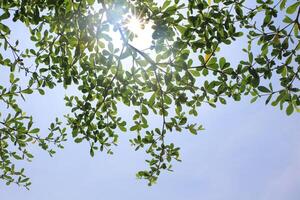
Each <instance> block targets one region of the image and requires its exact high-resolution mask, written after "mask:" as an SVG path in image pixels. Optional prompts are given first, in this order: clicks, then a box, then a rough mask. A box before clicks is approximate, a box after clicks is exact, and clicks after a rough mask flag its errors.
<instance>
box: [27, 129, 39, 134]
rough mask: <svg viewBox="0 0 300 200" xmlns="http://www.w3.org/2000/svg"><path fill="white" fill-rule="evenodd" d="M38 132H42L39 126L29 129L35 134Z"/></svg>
mask: <svg viewBox="0 0 300 200" xmlns="http://www.w3.org/2000/svg"><path fill="white" fill-rule="evenodd" d="M38 132H40V129H39V128H34V129H32V130H31V131H29V133H33V134H36V133H38Z"/></svg>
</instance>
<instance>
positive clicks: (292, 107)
mask: <svg viewBox="0 0 300 200" xmlns="http://www.w3.org/2000/svg"><path fill="white" fill-rule="evenodd" d="M293 112H294V106H293V104H292V103H290V104H289V105H288V107H287V108H286V114H287V115H291V114H292V113H293Z"/></svg>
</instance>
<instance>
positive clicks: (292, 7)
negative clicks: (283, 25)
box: [286, 1, 300, 14]
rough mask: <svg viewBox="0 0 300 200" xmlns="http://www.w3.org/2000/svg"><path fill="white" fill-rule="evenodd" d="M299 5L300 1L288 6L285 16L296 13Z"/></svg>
mask: <svg viewBox="0 0 300 200" xmlns="http://www.w3.org/2000/svg"><path fill="white" fill-rule="evenodd" d="M299 5H300V1H298V2H296V3H294V4H292V5H290V6H289V7H288V8H287V9H286V13H287V14H293V13H294V12H296V10H297V8H298V6H299Z"/></svg>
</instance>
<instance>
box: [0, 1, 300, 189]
mask: <svg viewBox="0 0 300 200" xmlns="http://www.w3.org/2000/svg"><path fill="white" fill-rule="evenodd" d="M246 3H247V2H245V0H223V1H222V0H213V1H210V0H209V1H207V0H194V1H182V0H172V1H171V0H166V1H164V3H163V4H162V5H159V4H157V3H155V2H154V1H153V0H138V1H135V0H131V1H129V0H127V1H123V0H98V1H97V0H34V1H29V0H2V1H1V2H0V46H1V54H0V66H1V67H3V68H4V67H5V68H9V69H10V75H9V83H8V86H5V85H0V102H1V104H2V105H5V106H6V107H7V110H6V111H3V112H2V115H1V116H0V159H1V163H0V172H1V176H0V178H1V179H2V180H3V181H5V182H6V183H7V184H10V183H12V182H14V183H17V184H19V185H23V186H25V187H28V186H29V185H30V184H31V183H30V180H29V178H28V177H26V176H25V174H24V169H20V170H19V169H17V168H16V167H15V164H14V163H15V162H16V160H29V161H30V160H31V159H32V158H33V155H31V154H30V152H29V149H28V148H29V146H30V145H33V144H34V143H37V144H38V145H39V146H41V147H42V149H44V150H47V151H48V152H49V153H50V155H53V154H54V153H55V151H54V149H53V147H55V146H58V147H59V148H63V146H62V142H64V141H65V140H66V138H67V133H70V134H71V135H72V136H73V138H74V141H75V142H76V143H81V142H88V143H89V144H90V155H91V156H94V153H95V152H96V151H99V150H100V151H107V152H108V153H112V149H111V147H112V146H113V145H116V144H117V141H118V132H120V131H123V132H129V131H131V132H136V137H135V138H133V139H132V140H131V143H132V145H133V146H134V147H135V149H136V150H138V149H145V151H146V152H147V153H148V154H149V158H148V159H147V160H146V162H147V163H148V164H149V169H148V170H143V171H140V172H138V173H137V176H138V177H139V178H144V179H147V180H148V181H149V184H150V185H151V184H153V183H155V182H156V180H157V178H158V176H159V174H160V173H161V171H162V170H165V169H166V170H171V162H172V160H174V159H175V160H180V158H179V147H176V146H175V145H174V144H173V143H171V144H168V143H167V142H165V138H166V137H167V135H168V133H170V132H172V131H176V132H181V131H185V130H188V131H189V132H190V133H192V134H197V132H198V131H200V130H202V129H203V127H202V126H201V125H200V124H193V123H190V122H189V120H188V119H189V116H197V114H198V112H197V109H198V108H199V107H200V106H201V105H203V104H209V105H210V106H211V107H216V105H217V104H218V102H220V103H221V104H226V101H227V100H228V99H230V98H233V99H234V100H235V101H239V100H240V99H241V97H242V96H245V95H251V96H252V97H253V99H252V100H251V102H254V101H256V99H257V98H260V97H265V98H266V104H269V103H271V105H272V106H279V107H280V109H285V111H286V113H287V114H288V115H290V114H292V113H293V112H294V111H295V110H297V111H299V109H298V106H299V105H300V98H299V97H300V96H299V91H300V90H299V88H298V87H297V84H299V80H300V78H299V71H300V67H299V63H300V56H299V54H298V53H299V52H298V50H299V28H300V24H299V15H300V2H299V1H287V0H278V1H273V0H257V1H256V4H255V7H253V8H252V7H251V8H250V7H247V4H246ZM127 13H137V14H138V15H139V16H141V18H142V19H143V20H144V21H146V22H151V23H153V30H154V32H153V36H152V37H153V41H152V45H151V47H150V48H149V49H147V50H141V49H138V48H136V47H135V46H133V45H132V40H133V39H134V35H133V34H132V33H131V31H130V30H128V29H126V28H124V26H123V21H124V19H123V16H124V15H126V14H127ZM262 18H263V20H261V19H262ZM15 22H21V23H22V24H24V25H25V26H26V27H27V28H28V30H29V31H30V34H31V35H30V40H31V41H32V42H33V43H34V44H35V47H34V48H27V49H20V48H19V43H22V40H21V41H14V42H12V40H13V38H10V35H11V30H10V26H13V25H14V23H15ZM112 31H115V32H117V33H118V34H119V35H120V37H121V38H122V41H123V44H122V48H117V47H115V45H114V43H113V39H112V38H111V36H110V33H111V32H112ZM243 35H244V36H245V38H247V40H248V45H246V46H247V48H245V49H243V51H244V52H245V53H246V54H247V55H248V59H247V60H241V61H240V62H239V64H238V65H237V66H233V65H232V64H231V63H229V62H228V61H227V60H226V58H224V57H218V51H219V50H220V48H222V47H224V46H225V45H230V44H231V43H232V42H233V41H234V40H237V39H238V38H240V37H242V36H243ZM149 52H152V53H149ZM153 52H154V53H153ZM9 54H10V55H9ZM153 55H155V56H153ZM192 55H197V56H198V60H196V59H193V58H191V57H192ZM236 59H239V58H236ZM26 60H27V62H30V63H31V64H30V65H27V64H25V63H26ZM126 60H127V61H128V60H130V61H132V62H131V63H130V64H128V62H125V61H126ZM194 63H196V64H194ZM126 65H130V66H129V67H128V66H127V67H126ZM19 74H26V75H27V77H29V81H28V82H27V83H25V84H24V81H23V82H22V81H21V80H20V78H16V77H17V75H19ZM200 82H201V83H200ZM60 84H63V86H64V87H65V88H67V87H69V86H71V85H74V86H76V87H77V88H78V91H80V94H81V95H77V96H66V97H65V102H66V106H68V107H70V109H71V112H70V113H69V114H66V119H65V121H66V123H62V122H61V120H62V119H61V120H59V119H56V120H55V122H54V123H51V124H50V128H49V131H50V133H49V134H48V135H46V136H45V135H42V134H41V133H40V130H39V128H36V127H35V126H34V125H33V118H32V117H31V116H27V115H26V114H25V112H24V111H23V110H22V108H21V106H20V103H18V102H19V99H20V98H22V99H24V100H25V99H26V98H27V96H30V95H31V94H33V93H39V94H40V95H44V94H45V92H51V90H49V89H52V88H55V87H57V86H58V85H60ZM275 88H276V89H275ZM121 104H124V105H126V106H130V108H131V109H132V111H133V112H134V115H133V118H132V119H122V118H121V117H120V116H119V115H118V107H119V105H121ZM0 114H1V113H0ZM152 115H157V116H160V117H161V125H158V126H157V125H155V124H154V125H153V124H148V119H149V117H150V116H152ZM62 121H64V120H62ZM132 121H133V124H130V123H131V122H132ZM153 126H157V127H155V128H152V127H153Z"/></svg>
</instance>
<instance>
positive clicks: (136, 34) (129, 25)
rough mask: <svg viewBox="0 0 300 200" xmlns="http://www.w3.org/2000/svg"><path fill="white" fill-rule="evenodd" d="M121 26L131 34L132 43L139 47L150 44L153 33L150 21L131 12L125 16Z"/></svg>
mask: <svg viewBox="0 0 300 200" xmlns="http://www.w3.org/2000/svg"><path fill="white" fill-rule="evenodd" d="M123 26H124V28H125V29H127V30H128V31H129V32H130V34H133V40H132V45H134V46H135V47H137V48H139V49H147V48H149V47H150V46H151V43H152V33H153V28H152V26H153V23H152V22H151V21H146V20H143V19H142V18H141V17H139V16H137V15H133V14H132V15H128V16H126V17H125V20H124V23H123Z"/></svg>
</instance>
